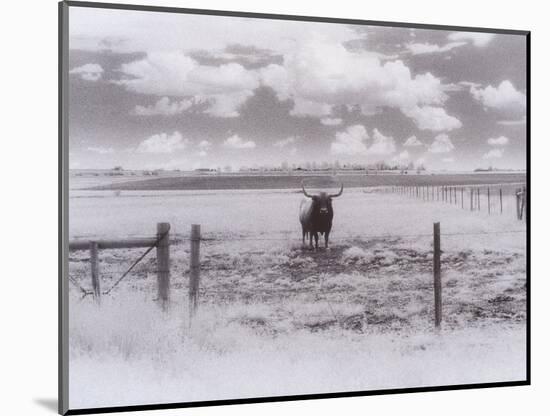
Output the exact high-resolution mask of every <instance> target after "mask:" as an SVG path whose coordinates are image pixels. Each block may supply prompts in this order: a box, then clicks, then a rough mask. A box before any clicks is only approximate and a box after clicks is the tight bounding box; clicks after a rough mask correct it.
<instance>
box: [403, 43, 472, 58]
mask: <svg viewBox="0 0 550 416" xmlns="http://www.w3.org/2000/svg"><path fill="white" fill-rule="evenodd" d="M463 45H466V42H449V43H447V44H445V45H443V46H439V45H436V44H433V43H408V44H407V45H405V46H406V48H407V49H408V50H409V52H411V53H412V54H413V55H423V54H430V53H443V52H447V51H450V50H451V49H454V48H458V47H460V46H463Z"/></svg>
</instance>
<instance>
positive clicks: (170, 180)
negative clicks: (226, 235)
mask: <svg viewBox="0 0 550 416" xmlns="http://www.w3.org/2000/svg"><path fill="white" fill-rule="evenodd" d="M330 177H331V176H330V175H328V174H326V175H314V174H307V175H284V174H278V175H259V174H258V175H240V174H233V175H215V174H213V175H181V176H172V175H171V176H169V177H155V178H143V179H140V178H139V177H133V178H131V180H127V181H124V180H123V178H118V179H117V180H116V182H113V183H106V184H105V183H104V184H101V185H96V186H93V185H90V183H88V184H87V185H88V189H93V190H200V189H211V190H221V189H293V188H294V189H299V188H300V185H301V182H302V180H304V179H306V180H308V181H326V180H327V179H329V178H330ZM337 178H338V180H339V181H341V182H342V183H343V184H344V186H345V187H346V188H357V187H359V188H360V187H372V186H399V185H418V186H427V185H429V186H443V185H485V184H505V183H524V182H525V181H526V175H525V173H521V172H520V173H499V172H491V173H460V174H453V173H433V174H432V173H422V174H416V173H409V174H399V173H389V174H388V173H385V174H376V173H369V174H365V173H362V174H357V173H355V174H346V173H340V174H338V175H337Z"/></svg>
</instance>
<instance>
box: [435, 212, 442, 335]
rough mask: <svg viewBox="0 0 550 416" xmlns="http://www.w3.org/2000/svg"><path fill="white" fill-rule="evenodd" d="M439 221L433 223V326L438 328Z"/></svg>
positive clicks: (439, 282) (439, 316)
mask: <svg viewBox="0 0 550 416" xmlns="http://www.w3.org/2000/svg"><path fill="white" fill-rule="evenodd" d="M440 237H441V234H440V228H439V223H438V222H435V223H434V258H433V272H434V297H435V327H436V328H438V329H439V327H440V325H441V312H442V302H441V240H440Z"/></svg>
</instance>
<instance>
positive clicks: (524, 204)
mask: <svg viewBox="0 0 550 416" xmlns="http://www.w3.org/2000/svg"><path fill="white" fill-rule="evenodd" d="M522 197H523V198H522V199H521V214H522V217H523V219H524V220H527V187H526V186H524V187H523V193H522Z"/></svg>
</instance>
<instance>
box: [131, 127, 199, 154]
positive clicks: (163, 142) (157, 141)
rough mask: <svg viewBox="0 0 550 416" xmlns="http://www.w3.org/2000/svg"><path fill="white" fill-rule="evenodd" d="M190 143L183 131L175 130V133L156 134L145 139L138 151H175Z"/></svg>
mask: <svg viewBox="0 0 550 416" xmlns="http://www.w3.org/2000/svg"><path fill="white" fill-rule="evenodd" d="M187 144H188V141H187V140H184V139H183V137H182V136H181V133H180V132H178V131H175V132H174V133H173V134H166V133H160V134H155V135H153V136H151V137H149V138H147V139H145V140H143V141H142V142H141V143H140V144H139V146H138V147H137V149H136V151H137V152H138V153H173V152H175V151H176V150H181V149H184V148H185V146H186V145H187Z"/></svg>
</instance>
